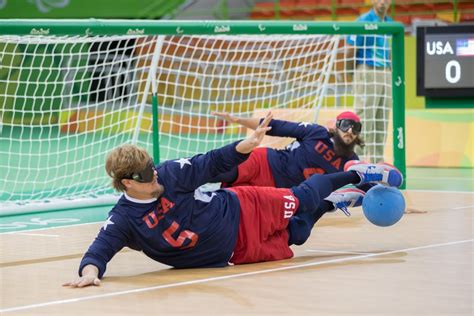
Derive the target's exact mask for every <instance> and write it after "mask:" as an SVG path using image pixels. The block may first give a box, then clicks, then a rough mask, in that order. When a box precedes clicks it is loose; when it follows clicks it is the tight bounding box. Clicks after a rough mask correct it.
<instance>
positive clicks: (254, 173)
mask: <svg viewBox="0 0 474 316" xmlns="http://www.w3.org/2000/svg"><path fill="white" fill-rule="evenodd" d="M238 170H239V174H238V177H237V180H235V182H234V183H232V184H231V185H232V186H243V185H255V186H259V187H275V180H274V179H273V175H272V171H271V170H270V165H269V164H268V159H267V148H265V147H259V148H255V149H254V150H253V151H252V153H251V154H250V156H249V157H248V158H247V160H245V161H244V162H243V163H241V164H240V165H239V166H238Z"/></svg>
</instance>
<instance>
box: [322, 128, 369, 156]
mask: <svg viewBox="0 0 474 316" xmlns="http://www.w3.org/2000/svg"><path fill="white" fill-rule="evenodd" d="M328 134H329V137H331V138H332V139H333V140H334V152H335V153H336V155H338V156H341V157H346V158H349V157H350V156H352V154H353V153H354V147H355V146H356V145H357V146H359V147H360V148H364V146H365V142H364V139H363V138H362V137H361V136H360V134H359V135H356V138H355V140H354V142H353V143H352V144H350V145H346V144H344V143H343V141H342V139H341V137H340V136H339V134H337V132H336V130H335V129H330V130H329V131H328Z"/></svg>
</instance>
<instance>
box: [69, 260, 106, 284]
mask: <svg viewBox="0 0 474 316" xmlns="http://www.w3.org/2000/svg"><path fill="white" fill-rule="evenodd" d="M81 274H82V276H80V277H78V278H76V279H75V280H74V281H71V282H66V283H64V284H63V286H70V287H84V286H88V285H100V279H99V269H98V268H97V267H96V266H94V265H92V264H88V265H86V266H85V267H84V268H82V271H81Z"/></svg>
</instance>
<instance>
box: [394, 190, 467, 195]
mask: <svg viewBox="0 0 474 316" xmlns="http://www.w3.org/2000/svg"><path fill="white" fill-rule="evenodd" d="M403 191H404V192H405V191H408V192H410V191H413V192H426V193H459V194H474V192H472V191H445V190H423V189H410V190H407V189H404V190H403Z"/></svg>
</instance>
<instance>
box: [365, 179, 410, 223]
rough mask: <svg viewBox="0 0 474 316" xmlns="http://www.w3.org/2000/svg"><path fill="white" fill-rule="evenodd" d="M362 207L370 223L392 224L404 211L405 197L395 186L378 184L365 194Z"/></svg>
mask: <svg viewBox="0 0 474 316" xmlns="http://www.w3.org/2000/svg"><path fill="white" fill-rule="evenodd" d="M362 209H363V211H364V215H365V217H366V218H367V219H368V220H369V221H370V222H371V223H372V224H374V225H377V226H383V227H385V226H392V225H393V224H395V223H396V222H398V221H399V220H400V219H401V218H402V216H403V213H404V212H405V198H404V197H403V195H402V193H401V192H400V190H398V189H397V188H394V187H387V186H383V185H380V184H378V185H376V186H374V187H373V188H371V189H370V190H369V191H367V193H366V194H365V197H364V200H363V201H362Z"/></svg>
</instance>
